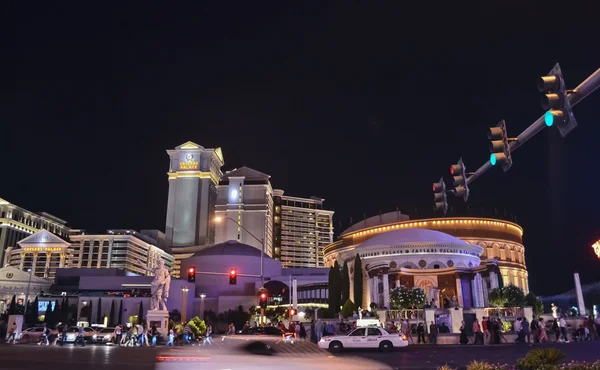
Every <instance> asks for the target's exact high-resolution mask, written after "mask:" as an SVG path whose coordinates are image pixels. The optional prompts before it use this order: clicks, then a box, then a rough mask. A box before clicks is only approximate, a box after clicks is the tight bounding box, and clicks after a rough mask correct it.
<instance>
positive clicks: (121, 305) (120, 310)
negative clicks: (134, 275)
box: [117, 299, 123, 325]
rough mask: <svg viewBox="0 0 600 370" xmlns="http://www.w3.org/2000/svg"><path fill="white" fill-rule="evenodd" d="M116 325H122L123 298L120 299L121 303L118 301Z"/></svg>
mask: <svg viewBox="0 0 600 370" xmlns="http://www.w3.org/2000/svg"><path fill="white" fill-rule="evenodd" d="M117 325H123V300H122V299H121V303H119V321H118V322H117Z"/></svg>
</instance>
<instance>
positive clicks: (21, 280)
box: [0, 266, 52, 314]
mask: <svg viewBox="0 0 600 370" xmlns="http://www.w3.org/2000/svg"><path fill="white" fill-rule="evenodd" d="M51 285H52V281H50V280H49V279H44V278H41V277H38V276H35V275H32V274H29V273H28V272H26V271H23V270H19V269H18V268H15V267H11V266H6V267H2V268H0V314H3V313H5V312H6V311H7V310H8V308H9V307H10V302H11V300H12V297H13V296H15V301H16V303H17V304H18V305H19V306H25V302H27V301H28V300H29V301H31V300H34V299H35V297H36V296H37V295H38V294H41V293H48V292H49V291H50V286H51Z"/></svg>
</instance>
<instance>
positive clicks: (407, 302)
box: [390, 285, 412, 310]
mask: <svg viewBox="0 0 600 370" xmlns="http://www.w3.org/2000/svg"><path fill="white" fill-rule="evenodd" d="M411 295H412V293H411V292H410V289H408V288H407V287H405V286H404V285H400V286H399V287H395V288H394V289H392V290H391V291H390V306H391V307H390V308H391V309H394V310H402V309H408V308H411V307H412V297H411Z"/></svg>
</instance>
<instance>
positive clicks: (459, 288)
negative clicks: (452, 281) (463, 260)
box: [456, 276, 463, 307]
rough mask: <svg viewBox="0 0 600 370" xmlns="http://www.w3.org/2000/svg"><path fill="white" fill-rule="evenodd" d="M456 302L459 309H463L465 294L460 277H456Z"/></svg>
mask: <svg viewBox="0 0 600 370" xmlns="http://www.w3.org/2000/svg"><path fill="white" fill-rule="evenodd" d="M456 302H457V303H458V306H459V307H463V293H462V285H461V283H460V276H457V277H456Z"/></svg>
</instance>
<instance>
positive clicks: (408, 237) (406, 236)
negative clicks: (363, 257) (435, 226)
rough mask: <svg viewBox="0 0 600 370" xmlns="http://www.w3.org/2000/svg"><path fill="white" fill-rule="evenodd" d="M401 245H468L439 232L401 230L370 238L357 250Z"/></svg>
mask: <svg viewBox="0 0 600 370" xmlns="http://www.w3.org/2000/svg"><path fill="white" fill-rule="evenodd" d="M402 243H437V244H455V245H456V244H459V245H465V244H468V243H466V242H464V241H463V240H461V239H458V238H456V237H454V236H452V235H448V234H446V233H442V232H440V231H435V230H428V229H402V230H393V231H388V232H385V233H383V234H379V235H377V236H374V237H372V238H371V239H368V240H366V241H365V242H364V243H362V244H361V245H359V246H358V247H359V248H363V247H371V246H381V245H392V244H402Z"/></svg>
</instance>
